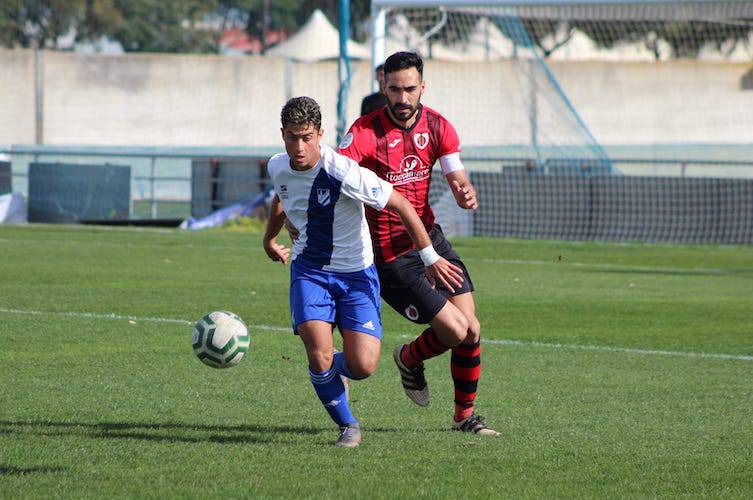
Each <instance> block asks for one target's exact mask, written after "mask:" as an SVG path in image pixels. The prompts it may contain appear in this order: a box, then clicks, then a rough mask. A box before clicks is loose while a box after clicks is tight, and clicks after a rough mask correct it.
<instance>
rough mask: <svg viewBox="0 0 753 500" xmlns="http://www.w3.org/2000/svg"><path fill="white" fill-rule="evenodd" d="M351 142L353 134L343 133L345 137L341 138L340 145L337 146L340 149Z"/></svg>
mask: <svg viewBox="0 0 753 500" xmlns="http://www.w3.org/2000/svg"><path fill="white" fill-rule="evenodd" d="M351 144H353V134H351V133H348V134H346V135H345V137H343V138H342V140H341V141H340V145H339V146H337V147H338V148H340V149H345V148H347V147H348V146H350V145H351Z"/></svg>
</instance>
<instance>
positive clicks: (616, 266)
mask: <svg viewBox="0 0 753 500" xmlns="http://www.w3.org/2000/svg"><path fill="white" fill-rule="evenodd" d="M463 260H467V261H474V260H475V261H479V262H486V263H490V264H509V265H524V266H568V267H583V268H590V267H592V268H596V269H610V270H614V271H644V272H654V273H698V274H727V273H729V271H728V270H727V269H714V268H708V267H651V266H626V265H623V264H602V263H598V262H595V263H586V262H555V261H547V260H525V259H478V258H472V257H471V258H468V259H463Z"/></svg>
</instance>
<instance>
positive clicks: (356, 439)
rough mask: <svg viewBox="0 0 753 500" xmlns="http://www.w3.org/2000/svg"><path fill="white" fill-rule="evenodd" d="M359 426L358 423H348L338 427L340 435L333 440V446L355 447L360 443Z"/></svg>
mask: <svg viewBox="0 0 753 500" xmlns="http://www.w3.org/2000/svg"><path fill="white" fill-rule="evenodd" d="M361 441H362V438H361V428H360V427H359V426H358V424H348V425H345V426H343V427H340V435H339V436H338V438H337V441H335V446H343V447H345V448H355V447H356V446H358V445H359V444H361Z"/></svg>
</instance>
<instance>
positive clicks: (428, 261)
mask: <svg viewBox="0 0 753 500" xmlns="http://www.w3.org/2000/svg"><path fill="white" fill-rule="evenodd" d="M418 255H419V257H421V260H422V261H423V263H424V266H426V267H429V266H430V265H432V264H434V263H435V262H436V261H438V260H439V254H438V253H437V251H436V250H434V247H433V246H431V245H429V246H428V247H426V248H422V249H421V250H419V251H418Z"/></svg>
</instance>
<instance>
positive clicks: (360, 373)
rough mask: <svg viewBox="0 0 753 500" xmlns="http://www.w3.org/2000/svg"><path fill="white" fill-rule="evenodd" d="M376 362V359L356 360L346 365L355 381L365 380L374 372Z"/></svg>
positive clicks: (377, 360)
mask: <svg viewBox="0 0 753 500" xmlns="http://www.w3.org/2000/svg"><path fill="white" fill-rule="evenodd" d="M378 362H379V359H378V358H372V357H366V358H357V359H355V360H353V362H352V363H348V370H350V373H351V374H353V378H354V379H355V380H361V379H365V378H366V377H368V376H370V375H371V374H372V373H374V372H375V371H376V369H377V364H378Z"/></svg>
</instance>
